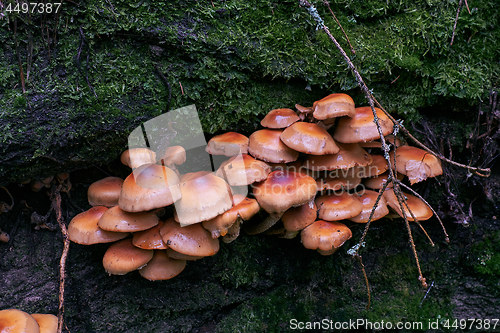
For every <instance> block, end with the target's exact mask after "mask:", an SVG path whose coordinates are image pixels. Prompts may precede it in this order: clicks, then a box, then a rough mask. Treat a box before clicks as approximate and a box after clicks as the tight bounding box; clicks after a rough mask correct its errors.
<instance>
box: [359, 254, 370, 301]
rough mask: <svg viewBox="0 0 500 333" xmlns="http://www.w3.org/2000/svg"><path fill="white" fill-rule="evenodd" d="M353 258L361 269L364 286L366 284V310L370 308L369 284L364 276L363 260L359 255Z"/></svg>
mask: <svg viewBox="0 0 500 333" xmlns="http://www.w3.org/2000/svg"><path fill="white" fill-rule="evenodd" d="M355 258H356V259H358V263H359V265H360V267H361V271H362V272H363V277H364V278H365V284H366V290H367V294H368V301H367V303H366V309H367V310H368V309H369V308H370V303H371V298H372V297H371V292H370V283H369V282H368V275H366V270H365V265H363V258H361V256H360V255H359V254H356V255H355Z"/></svg>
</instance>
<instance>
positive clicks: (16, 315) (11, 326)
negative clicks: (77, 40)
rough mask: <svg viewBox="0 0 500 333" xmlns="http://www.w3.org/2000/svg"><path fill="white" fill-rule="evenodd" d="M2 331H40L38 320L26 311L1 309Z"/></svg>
mask: <svg viewBox="0 0 500 333" xmlns="http://www.w3.org/2000/svg"><path fill="white" fill-rule="evenodd" d="M0 332H2V333H39V332H40V328H39V326H38V324H37V322H36V320H35V319H34V318H33V317H32V316H30V315H29V314H27V313H26V312H24V311H21V310H16V309H7V310H1V311H0Z"/></svg>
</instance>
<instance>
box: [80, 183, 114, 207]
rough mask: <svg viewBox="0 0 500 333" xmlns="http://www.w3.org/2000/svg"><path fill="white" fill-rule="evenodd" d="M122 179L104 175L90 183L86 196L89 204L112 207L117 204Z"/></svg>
mask: <svg viewBox="0 0 500 333" xmlns="http://www.w3.org/2000/svg"><path fill="white" fill-rule="evenodd" d="M122 184H123V179H121V178H118V177H106V178H103V179H101V180H98V181H96V182H94V183H92V184H90V186H89V189H88V191H87V197H88V200H89V204H90V205H91V206H106V207H113V206H116V205H118V199H119V198H120V192H121V190H122Z"/></svg>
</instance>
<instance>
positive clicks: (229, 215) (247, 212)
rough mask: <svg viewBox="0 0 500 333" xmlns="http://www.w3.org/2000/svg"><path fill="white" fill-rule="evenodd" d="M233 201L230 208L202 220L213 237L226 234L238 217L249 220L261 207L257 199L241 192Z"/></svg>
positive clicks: (204, 226)
mask: <svg viewBox="0 0 500 333" xmlns="http://www.w3.org/2000/svg"><path fill="white" fill-rule="evenodd" d="M233 202H234V205H233V207H232V208H231V209H230V210H228V211H226V212H224V213H222V214H220V215H218V216H216V217H215V218H213V219H210V220H207V221H203V222H202V226H203V228H205V229H206V230H208V231H210V232H211V234H212V238H218V237H220V236H225V235H226V234H227V231H228V229H229V228H230V227H231V226H232V225H233V224H234V223H235V222H236V220H237V219H238V217H239V218H241V219H242V220H244V221H247V220H249V219H250V218H252V216H254V215H255V214H257V212H258V211H259V209H260V207H259V204H258V203H257V201H256V200H255V199H250V198H246V197H244V196H242V195H240V194H235V195H234V196H233Z"/></svg>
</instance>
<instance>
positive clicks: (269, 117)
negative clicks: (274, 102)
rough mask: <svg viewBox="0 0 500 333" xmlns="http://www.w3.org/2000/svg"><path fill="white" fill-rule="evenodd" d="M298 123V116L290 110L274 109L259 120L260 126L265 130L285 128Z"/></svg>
mask: <svg viewBox="0 0 500 333" xmlns="http://www.w3.org/2000/svg"><path fill="white" fill-rule="evenodd" d="M296 121H299V116H298V115H297V114H296V113H295V111H293V110H292V109H274V110H271V111H269V113H268V114H266V116H265V117H264V119H262V120H261V122H260V124H261V125H262V126H264V127H267V128H285V127H288V126H290V125H291V124H293V123H294V122H296Z"/></svg>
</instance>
